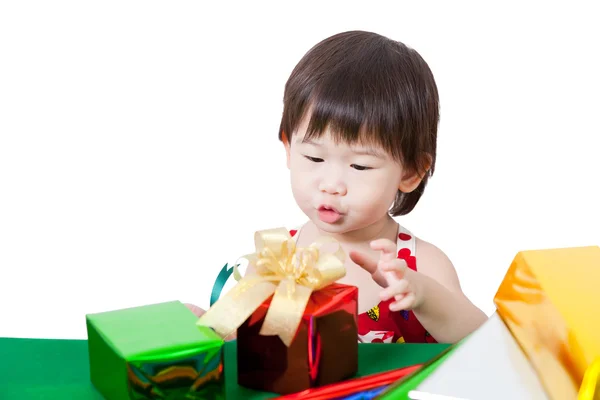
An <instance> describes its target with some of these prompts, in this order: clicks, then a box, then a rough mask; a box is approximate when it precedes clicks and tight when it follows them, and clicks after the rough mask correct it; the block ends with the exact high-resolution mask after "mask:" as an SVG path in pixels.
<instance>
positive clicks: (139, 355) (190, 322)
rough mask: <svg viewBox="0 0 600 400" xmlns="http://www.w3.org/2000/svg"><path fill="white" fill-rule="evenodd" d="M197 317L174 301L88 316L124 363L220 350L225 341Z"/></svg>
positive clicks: (90, 323)
mask: <svg viewBox="0 0 600 400" xmlns="http://www.w3.org/2000/svg"><path fill="white" fill-rule="evenodd" d="M197 319H198V318H197V317H196V316H195V315H194V314H193V313H192V312H191V311H190V310H189V309H188V308H187V307H186V306H185V305H183V304H182V303H181V302H179V301H171V302H165V303H158V304H150V305H145V306H140V307H132V308H126V309H121V310H116V311H107V312H101V313H97V314H88V315H86V320H87V323H88V324H89V325H90V326H92V327H93V328H95V330H96V331H97V332H98V334H99V335H101V336H102V337H103V339H104V340H105V341H107V342H108V343H110V344H111V346H112V347H113V349H114V350H115V351H116V352H118V353H119V354H120V355H121V356H122V357H124V358H125V359H132V358H135V359H138V360H143V359H146V358H148V359H156V358H157V357H160V355H162V354H167V353H165V349H169V350H170V351H169V352H168V354H169V356H173V354H178V355H181V356H185V353H187V352H188V351H190V352H197V351H198V350H199V349H201V348H202V347H206V348H218V347H219V346H218V345H219V343H223V339H222V338H221V337H219V336H218V335H217V334H216V333H215V332H214V331H213V330H212V329H210V328H206V327H198V326H196V321H197Z"/></svg>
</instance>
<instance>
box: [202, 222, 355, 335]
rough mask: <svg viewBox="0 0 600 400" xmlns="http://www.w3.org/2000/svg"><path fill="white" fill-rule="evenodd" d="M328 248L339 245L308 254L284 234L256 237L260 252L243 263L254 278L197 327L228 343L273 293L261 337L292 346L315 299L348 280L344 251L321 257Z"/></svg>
mask: <svg viewBox="0 0 600 400" xmlns="http://www.w3.org/2000/svg"><path fill="white" fill-rule="evenodd" d="M326 242H333V243H337V241H335V240H334V239H332V238H329V237H324V238H322V239H319V240H318V241H316V242H315V243H312V244H311V245H310V246H309V247H307V248H297V247H296V243H295V241H294V239H292V237H291V236H290V234H289V232H288V231H287V230H286V229H285V228H276V229H269V230H264V231H258V232H256V233H255V235H254V243H255V246H256V252H255V253H253V254H250V255H247V256H245V257H242V258H246V259H248V261H249V262H250V264H251V265H252V266H253V267H254V269H255V272H253V273H250V274H247V275H246V276H245V277H244V278H242V279H241V280H240V281H239V282H238V283H237V284H236V285H235V286H234V287H233V288H232V289H231V290H230V291H229V292H228V293H227V294H226V295H225V296H223V297H221V298H220V299H219V300H218V301H217V302H216V303H214V304H213V305H212V307H211V308H210V309H209V310H208V311H207V312H206V313H205V314H204V315H203V316H202V317H201V318H200V319H199V320H198V322H197V325H200V326H209V327H211V328H213V329H214V330H215V331H216V332H217V333H218V334H219V335H221V337H227V336H229V335H230V334H231V333H233V332H234V331H235V330H236V329H237V328H238V327H239V326H240V325H242V324H243V323H244V321H246V319H248V317H250V315H252V313H253V312H254V311H255V310H256V309H257V308H258V307H259V306H260V305H261V304H262V303H263V302H264V301H265V300H267V299H268V298H269V296H271V295H272V294H273V293H274V295H273V300H272V301H271V305H270V307H269V310H268V311H267V315H266V316H265V320H264V323H263V325H262V328H261V331H260V334H261V335H278V336H279V337H280V338H281V341H282V342H283V343H285V345H286V346H289V345H290V344H291V343H292V340H293V339H294V336H295V334H296V331H297V329H298V326H299V325H300V322H301V320H302V315H303V314H304V309H305V308H306V304H307V303H308V300H309V298H310V295H311V293H312V292H313V291H316V290H319V289H321V288H323V287H325V286H327V285H329V284H331V283H334V282H335V281H337V280H338V279H340V278H342V277H343V276H345V275H346V269H345V267H344V257H345V255H344V251H343V250H342V248H341V247H340V246H339V245H338V249H337V251H336V252H335V253H333V254H330V253H324V252H321V251H320V247H321V246H322V245H323V244H325V243H326Z"/></svg>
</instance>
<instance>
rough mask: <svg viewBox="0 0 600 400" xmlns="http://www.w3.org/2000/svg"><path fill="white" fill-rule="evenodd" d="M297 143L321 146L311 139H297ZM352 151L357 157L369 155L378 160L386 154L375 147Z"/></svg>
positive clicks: (352, 149)
mask: <svg viewBox="0 0 600 400" xmlns="http://www.w3.org/2000/svg"><path fill="white" fill-rule="evenodd" d="M296 142H299V143H303V144H309V145H312V146H321V143H319V142H317V141H314V140H312V139H310V138H302V139H300V138H298V139H296ZM351 151H352V152H353V153H354V154H357V155H367V156H373V157H377V158H385V156H384V154H383V153H382V152H381V151H378V150H376V149H374V148H373V147H369V146H367V147H359V148H351Z"/></svg>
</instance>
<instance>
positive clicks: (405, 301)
mask: <svg viewBox="0 0 600 400" xmlns="http://www.w3.org/2000/svg"><path fill="white" fill-rule="evenodd" d="M414 303H415V294H414V293H412V292H411V293H408V294H406V296H404V297H403V298H402V299H400V300H397V301H395V302H393V303H391V304H390V311H401V310H410V309H412V307H413V305H414Z"/></svg>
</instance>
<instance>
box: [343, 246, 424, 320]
mask: <svg viewBox="0 0 600 400" xmlns="http://www.w3.org/2000/svg"><path fill="white" fill-rule="evenodd" d="M371 248H372V249H373V250H379V251H381V256H380V258H379V261H378V262H377V263H374V262H373V261H370V260H368V259H367V258H366V257H365V256H364V255H362V254H360V253H356V252H351V253H350V258H351V259H352V261H354V262H355V263H356V264H358V265H359V266H361V267H362V268H364V269H365V270H366V271H368V272H369V273H371V276H372V277H373V279H374V280H375V282H377V283H378V284H379V285H380V286H381V287H383V288H384V289H383V290H382V291H381V300H383V301H386V300H388V299H390V298H392V297H393V298H394V299H395V301H394V302H392V303H391V304H390V310H391V311H400V310H413V309H415V308H417V307H418V306H419V305H420V304H421V303H422V296H421V293H420V292H421V291H420V290H419V289H418V285H417V283H418V280H419V274H418V273H417V272H415V271H412V270H410V269H409V268H407V265H406V262H405V261H404V260H402V259H399V258H398V257H397V255H396V243H394V242H392V241H391V240H389V239H378V240H374V241H373V242H371Z"/></svg>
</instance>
